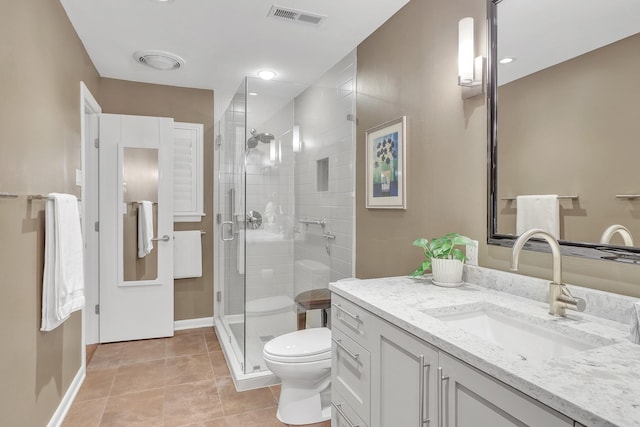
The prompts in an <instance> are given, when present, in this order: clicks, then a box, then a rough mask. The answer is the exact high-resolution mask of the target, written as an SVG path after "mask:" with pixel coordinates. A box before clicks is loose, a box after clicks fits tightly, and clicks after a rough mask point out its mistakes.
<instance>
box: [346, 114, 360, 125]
mask: <svg viewBox="0 0 640 427" xmlns="http://www.w3.org/2000/svg"><path fill="white" fill-rule="evenodd" d="M347 120H348V121H350V122H354V123H356V124H358V120H357V119H356V115H355V114H347Z"/></svg>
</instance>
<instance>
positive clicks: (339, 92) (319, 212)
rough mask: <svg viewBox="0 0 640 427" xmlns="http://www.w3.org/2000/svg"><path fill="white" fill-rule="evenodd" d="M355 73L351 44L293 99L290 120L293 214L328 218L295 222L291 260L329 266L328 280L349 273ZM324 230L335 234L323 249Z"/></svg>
mask: <svg viewBox="0 0 640 427" xmlns="http://www.w3.org/2000/svg"><path fill="white" fill-rule="evenodd" d="M355 75H356V52H355V50H354V51H353V52H351V53H350V54H349V55H347V56H346V57H345V58H344V59H342V60H341V61H340V62H339V63H337V64H336V65H335V66H334V67H333V68H331V69H330V70H329V71H328V72H327V73H326V74H325V75H324V76H323V77H322V78H321V79H320V80H319V81H318V82H316V83H315V84H314V85H313V86H311V87H310V88H309V89H307V90H306V91H304V92H303V93H302V94H301V95H299V96H298V97H297V98H296V100H295V119H294V121H295V124H296V125H298V126H299V127H300V137H301V140H302V149H301V151H300V152H297V153H295V203H296V216H297V218H298V219H300V218H310V219H325V220H326V223H327V224H326V226H325V228H324V230H323V229H322V228H321V227H319V226H317V225H302V224H298V225H297V226H298V229H299V231H300V234H299V238H297V239H296V240H295V242H294V255H295V260H296V261H299V260H313V261H315V262H317V263H321V264H325V265H327V266H329V268H330V280H332V281H335V280H339V279H342V278H346V277H351V276H352V254H353V250H354V248H353V237H354V236H353V233H354V230H355V226H354V196H355V188H354V185H355V184H354V167H355V163H354V161H355V160H354V159H355V155H354V154H355V153H354V152H355V146H354V140H355V134H354V132H355V122H354V120H355V96H356V95H355ZM323 159H328V187H327V188H326V190H325V187H324V185H323V183H322V182H319V174H318V168H322V167H323V166H322V160H323ZM320 175H321V174H320ZM320 181H322V180H321V179H320ZM323 231H324V232H327V233H332V234H334V235H335V236H336V238H335V240H330V241H329V242H328V251H327V239H326V238H324V237H322V232H323ZM299 279H301V278H299V277H296V281H299ZM327 286H328V283H327Z"/></svg>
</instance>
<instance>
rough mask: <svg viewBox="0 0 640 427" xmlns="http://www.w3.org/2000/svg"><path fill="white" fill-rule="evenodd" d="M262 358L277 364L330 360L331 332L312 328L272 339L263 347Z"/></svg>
mask: <svg viewBox="0 0 640 427" xmlns="http://www.w3.org/2000/svg"><path fill="white" fill-rule="evenodd" d="M264 356H265V357H266V358H268V359H271V360H274V361H279V362H312V361H316V360H324V359H330V358H331V331H330V330H329V329H328V328H312V329H303V330H301V331H295V332H291V333H288V334H284V335H281V336H279V337H277V338H274V339H272V340H271V341H269V342H268V343H266V344H265V346H264Z"/></svg>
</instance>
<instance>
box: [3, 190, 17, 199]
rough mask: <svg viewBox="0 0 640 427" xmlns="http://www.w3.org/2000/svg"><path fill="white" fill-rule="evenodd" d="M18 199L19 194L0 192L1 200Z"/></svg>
mask: <svg viewBox="0 0 640 427" xmlns="http://www.w3.org/2000/svg"><path fill="white" fill-rule="evenodd" d="M16 198H18V195H17V194H14V193H4V192H0V199H16Z"/></svg>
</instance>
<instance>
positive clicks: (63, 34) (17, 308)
mask: <svg viewBox="0 0 640 427" xmlns="http://www.w3.org/2000/svg"><path fill="white" fill-rule="evenodd" d="M0 38H1V39H2V40H3V42H2V45H1V47H0V58H1V59H2V67H1V68H0V70H1V71H0V80H1V81H2V97H1V98H0V141H1V142H0V191H6V192H15V193H19V194H21V195H23V196H22V197H20V198H18V199H15V200H11V199H9V200H7V199H0V224H1V225H0V227H1V228H0V230H1V233H2V234H1V237H0V239H1V241H2V244H1V245H0V275H1V277H2V278H1V279H0V313H1V318H2V322H1V326H0V336H1V337H2V339H3V343H2V351H1V352H0V424H2V425H6V426H13V427H20V426H24V427H34V426H44V425H46V424H47V422H48V421H49V419H50V418H51V416H52V415H53V413H54V411H55V410H56V408H57V407H58V405H59V404H60V400H61V398H62V396H63V395H64V393H65V392H66V391H67V389H68V388H69V385H70V383H71V381H72V380H73V378H74V377H75V375H76V373H77V372H78V370H79V369H80V366H81V348H80V347H81V313H80V312H75V313H73V314H72V315H71V318H70V319H69V320H67V321H66V322H65V323H64V324H63V325H61V326H59V327H58V328H56V329H55V330H53V331H51V332H40V317H41V300H42V270H43V263H44V259H43V257H44V206H45V202H44V201H43V200H35V201H28V200H27V199H26V197H25V196H24V195H27V194H46V193H50V192H63V193H72V194H76V195H79V194H80V193H79V190H80V189H79V188H78V187H76V186H75V169H80V81H84V82H85V83H86V84H87V86H88V87H89V90H91V92H93V94H94V95H97V93H98V84H99V77H98V73H97V72H96V70H95V68H94V67H93V65H92V64H91V61H90V60H89V57H88V56H87V54H86V52H85V50H84V47H83V46H82V43H81V42H80V40H79V39H78V37H77V35H76V33H75V31H74V30H73V28H72V27H71V24H70V23H69V20H68V19H67V15H66V14H65V12H64V10H63V8H62V6H61V5H60V3H59V2H58V1H36V0H22V1H15V2H3V4H2V13H0Z"/></svg>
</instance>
